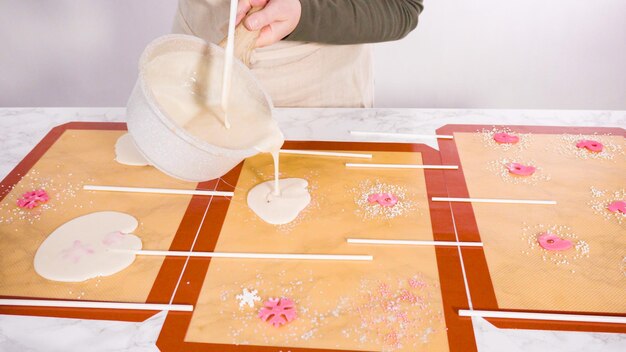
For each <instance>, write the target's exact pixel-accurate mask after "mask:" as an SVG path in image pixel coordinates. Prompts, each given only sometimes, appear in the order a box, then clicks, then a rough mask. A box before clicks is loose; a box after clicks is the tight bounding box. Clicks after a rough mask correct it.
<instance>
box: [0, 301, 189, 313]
mask: <svg viewBox="0 0 626 352" xmlns="http://www.w3.org/2000/svg"><path fill="white" fill-rule="evenodd" d="M0 306H23V307H60V308H91V309H134V310H171V311H177V312H191V311H193V306H192V305H189V304H154V303H126V302H95V301H57V300H45V299H0Z"/></svg>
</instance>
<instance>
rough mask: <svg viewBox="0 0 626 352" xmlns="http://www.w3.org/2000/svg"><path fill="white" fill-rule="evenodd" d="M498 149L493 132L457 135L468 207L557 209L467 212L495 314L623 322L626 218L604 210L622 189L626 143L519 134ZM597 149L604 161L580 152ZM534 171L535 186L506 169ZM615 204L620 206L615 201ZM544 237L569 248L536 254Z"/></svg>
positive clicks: (612, 137)
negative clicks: (589, 316)
mask: <svg viewBox="0 0 626 352" xmlns="http://www.w3.org/2000/svg"><path fill="white" fill-rule="evenodd" d="M520 137H521V141H520V143H518V144H516V145H514V146H512V147H503V146H501V145H497V144H496V143H493V142H492V141H491V140H490V138H491V134H490V132H489V131H485V132H478V131H477V132H476V133H461V132H455V133H454V138H455V139H454V142H455V143H456V147H457V150H458V153H459V158H460V161H461V165H462V169H463V174H464V176H465V181H466V183H467V188H468V190H469V196H470V197H477V198H509V199H545V200H556V201H557V202H558V204H557V205H508V204H507V205H500V204H480V203H474V204H472V208H473V211H474V214H475V218H476V223H477V225H478V230H479V233H480V238H481V239H482V241H483V242H484V253H485V257H486V261H487V264H488V268H489V274H490V276H491V280H492V282H493V289H494V292H495V296H496V300H497V305H498V307H499V308H500V309H523V310H540V311H566V312H570V311H574V312H593V313H619V314H624V313H625V312H626V299H624V297H625V293H626V271H625V267H624V264H625V263H624V258H625V257H626V218H625V217H624V216H623V215H615V214H611V213H610V212H608V211H607V210H606V205H607V204H608V202H609V200H611V199H613V198H615V197H614V195H615V194H616V192H617V193H619V194H621V197H622V199H623V197H624V191H625V189H626V182H625V180H626V178H625V176H624V175H626V154H625V152H626V142H625V140H624V137H623V136H620V135H602V134H598V135H594V134H591V135H576V134H572V135H566V134H557V133H554V134H543V133H542V134H538V133H537V134H535V133H526V134H521V135H520ZM580 139H594V140H599V141H601V142H602V143H604V145H605V151H604V152H603V154H604V155H599V154H596V153H593V152H588V151H586V150H581V149H578V148H576V146H575V144H576V141H578V140H580ZM508 161H516V162H521V163H524V164H531V165H535V166H537V167H538V168H539V169H538V171H537V172H536V173H535V174H534V175H533V176H531V177H527V178H523V177H517V176H512V175H510V174H509V173H508V172H507V171H505V170H504V166H503V164H504V163H505V162H508ZM616 199H617V198H616ZM544 231H549V232H551V233H554V234H557V235H559V236H561V237H565V238H568V239H569V240H570V241H572V242H573V243H574V244H575V248H572V249H570V250H568V251H564V252H549V251H546V250H544V249H543V248H541V247H540V246H539V245H538V244H537V241H536V236H537V235H538V234H540V233H542V232H544Z"/></svg>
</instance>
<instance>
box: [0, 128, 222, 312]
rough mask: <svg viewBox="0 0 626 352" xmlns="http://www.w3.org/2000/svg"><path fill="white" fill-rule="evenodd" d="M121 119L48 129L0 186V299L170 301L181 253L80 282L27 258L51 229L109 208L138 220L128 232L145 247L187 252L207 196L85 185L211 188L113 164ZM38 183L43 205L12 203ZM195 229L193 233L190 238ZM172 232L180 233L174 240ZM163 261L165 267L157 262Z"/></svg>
mask: <svg viewBox="0 0 626 352" xmlns="http://www.w3.org/2000/svg"><path fill="white" fill-rule="evenodd" d="M125 129H126V127H125V124H123V123H69V124H65V125H62V126H59V127H56V128H54V129H53V130H52V131H51V132H50V133H49V134H48V135H47V136H46V137H45V138H44V139H43V140H42V141H41V143H39V144H38V145H37V146H36V147H35V148H34V149H33V151H32V152H31V153H30V154H28V155H27V156H26V157H25V158H24V160H23V161H22V162H21V163H20V164H19V165H18V166H17V167H16V168H15V169H14V170H13V171H12V172H11V173H10V174H9V175H8V176H7V177H6V178H5V179H4V180H3V181H2V183H1V184H0V192H1V193H0V200H1V201H0V220H1V221H0V234H1V235H0V296H1V297H2V298H43V299H65V300H96V301H121V302H138V303H168V302H169V300H170V298H171V295H172V293H173V291H174V286H175V284H176V282H177V280H178V278H179V277H180V273H181V271H182V266H183V264H184V260H181V259H180V258H168V259H165V260H164V258H163V257H137V258H136V260H135V262H134V263H133V264H132V265H131V266H129V267H128V268H126V269H124V270H123V271H121V272H119V273H117V274H115V275H112V276H109V277H100V278H96V279H91V280H87V281H84V282H80V283H67V282H56V281H50V280H47V279H44V278H43V277H41V276H39V275H38V274H37V273H36V272H35V271H34V268H33V258H34V255H35V253H36V251H37V249H38V248H39V245H40V244H41V242H42V241H43V240H45V238H46V237H47V236H48V235H49V234H50V233H51V232H52V231H54V230H55V229H56V228H57V227H59V226H60V225H62V224H63V223H65V222H66V221H69V220H71V219H73V218H75V217H78V216H81V215H85V214H88V213H92V212H96V211H103V210H113V211H120V212H124V213H128V214H130V215H132V216H134V217H135V218H137V219H138V221H139V227H138V228H137V229H136V230H135V231H134V233H135V234H136V235H137V236H139V237H140V238H141V239H142V242H143V248H144V249H161V250H162V249H167V248H171V249H172V250H188V249H189V248H190V247H191V241H188V240H187V239H186V238H185V236H186V235H187V234H188V233H193V234H195V232H196V229H197V227H198V226H199V222H200V219H201V216H202V214H203V211H204V209H205V208H206V205H207V203H208V200H207V199H206V198H202V197H196V198H192V197H191V196H178V195H177V196H163V195H150V194H133V193H113V192H90V191H84V190H82V186H83V185H85V184H96V185H120V186H138V187H139V186H141V187H162V188H181V189H195V188H196V187H200V188H202V187H206V188H212V186H214V185H215V182H213V183H212V184H211V183H206V184H202V185H198V184H196V183H189V182H182V181H178V180H174V179H172V178H170V177H167V176H165V175H164V174H162V173H161V172H159V171H157V170H156V169H154V168H153V167H133V166H125V165H121V164H119V163H117V162H116V161H115V152H114V145H115V142H116V140H117V138H118V137H119V136H121V135H122V134H123V133H125ZM39 188H44V189H46V191H47V192H48V193H49V195H50V200H49V201H48V202H47V203H46V204H45V206H40V207H37V208H34V209H31V210H27V209H22V208H19V207H18V206H17V205H16V202H17V199H18V197H20V196H21V195H22V194H23V193H25V192H28V191H32V190H35V189H39ZM193 234H192V235H191V237H192V238H193ZM175 236H178V237H177V239H176V240H175ZM164 262H166V263H167V264H168V265H166V266H165V265H163V264H164ZM0 314H24V315H50V316H62V317H82V318H98V319H115V320H135V321H140V320H143V319H145V318H147V317H149V316H150V315H152V314H154V312H139V311H113V310H80V309H61V308H31V307H6V306H3V307H0Z"/></svg>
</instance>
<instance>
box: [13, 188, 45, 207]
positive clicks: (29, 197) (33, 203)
mask: <svg viewBox="0 0 626 352" xmlns="http://www.w3.org/2000/svg"><path fill="white" fill-rule="evenodd" d="M49 199H50V197H48V193H46V191H45V190H43V189H38V190H35V191H31V192H26V193H24V194H22V197H21V198H20V199H18V200H17V206H18V207H20V208H26V209H32V208H34V207H37V206H39V205H40V204H42V203H45V202H47V201H48V200H49Z"/></svg>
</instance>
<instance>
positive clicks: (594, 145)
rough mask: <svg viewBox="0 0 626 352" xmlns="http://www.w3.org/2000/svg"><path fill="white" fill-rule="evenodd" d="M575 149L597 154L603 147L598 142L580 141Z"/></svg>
mask: <svg viewBox="0 0 626 352" xmlns="http://www.w3.org/2000/svg"><path fill="white" fill-rule="evenodd" d="M576 147H578V148H585V149H587V150H588V151H590V152H594V153H599V152H601V151H602V150H603V149H604V145H602V143H600V142H598V141H594V140H590V139H581V140H579V141H578V142H577V143H576Z"/></svg>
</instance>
